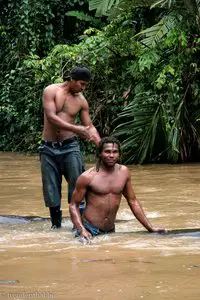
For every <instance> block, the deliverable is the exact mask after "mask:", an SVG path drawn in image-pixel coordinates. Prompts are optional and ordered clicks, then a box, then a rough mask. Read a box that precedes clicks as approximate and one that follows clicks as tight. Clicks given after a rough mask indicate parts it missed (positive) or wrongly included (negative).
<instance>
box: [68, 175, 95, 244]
mask: <svg viewBox="0 0 200 300" xmlns="http://www.w3.org/2000/svg"><path fill="white" fill-rule="evenodd" d="M87 187H88V178H87V177H86V175H85V173H84V174H82V175H80V176H79V178H78V179H77V182H76V186H75V189H74V192H73V194H72V199H71V203H70V204H69V212H70V216H71V219H72V222H73V224H74V226H75V227H76V229H77V230H78V232H80V235H81V237H84V238H86V240H87V241H90V239H91V237H92V235H91V234H90V233H89V232H88V231H87V230H86V229H85V227H84V226H83V223H82V219H81V215H80V210H79V205H80V203H81V201H82V200H83V199H84V197H85V195H86V191H87Z"/></svg>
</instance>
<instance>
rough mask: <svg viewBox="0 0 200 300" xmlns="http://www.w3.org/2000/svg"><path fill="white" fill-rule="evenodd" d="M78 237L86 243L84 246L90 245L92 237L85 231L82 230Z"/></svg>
mask: <svg viewBox="0 0 200 300" xmlns="http://www.w3.org/2000/svg"><path fill="white" fill-rule="evenodd" d="M80 237H81V238H82V239H83V240H84V242H86V244H90V243H91V239H92V235H91V233H90V232H89V231H87V230H86V229H83V230H82V231H81V233H80Z"/></svg>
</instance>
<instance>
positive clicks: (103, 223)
mask: <svg viewBox="0 0 200 300" xmlns="http://www.w3.org/2000/svg"><path fill="white" fill-rule="evenodd" d="M119 158H120V144H119V142H118V140H117V139H116V138H114V137H105V138H102V140H101V142H100V144H99V147H98V161H97V164H96V167H93V168H90V169H89V170H87V171H85V172H84V173H82V174H81V175H80V177H79V178H78V180H77V183H76V187H75V189H74V192H73V195H72V200H71V203H70V205H69V210H70V215H71V219H72V222H73V224H74V225H75V227H76V229H77V233H76V236H80V237H81V238H83V239H85V240H86V242H90V240H91V237H92V236H96V235H99V234H104V233H110V232H114V231H115V219H116V214H117V211H118V209H119V205H120V201H121V197H122V195H123V196H124V197H125V198H126V199H127V202H128V205H129V207H130V209H131V211H132V213H133V214H134V216H135V217H136V218H137V220H138V221H139V222H140V223H141V224H142V225H143V226H144V227H145V228H146V229H147V230H148V231H149V232H158V233H163V232H165V229H161V228H154V227H153V226H152V225H151V223H150V222H149V220H148V219H147V217H146V216H145V213H144V211H143V209H142V206H141V204H140V202H139V201H138V200H137V199H136V196H135V194H134V191H133V188H132V185H131V175H130V172H129V170H128V168H127V167H126V166H124V165H121V164H119V163H118V162H119ZM84 197H86V208H85V210H84V213H83V215H82V216H81V215H80V212H79V204H80V203H81V200H82V199H83V198H84Z"/></svg>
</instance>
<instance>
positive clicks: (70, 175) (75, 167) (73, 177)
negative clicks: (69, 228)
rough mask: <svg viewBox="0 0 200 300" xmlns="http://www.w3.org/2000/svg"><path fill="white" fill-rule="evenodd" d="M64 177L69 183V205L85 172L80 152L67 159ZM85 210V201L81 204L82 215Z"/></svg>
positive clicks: (70, 154) (71, 154)
mask: <svg viewBox="0 0 200 300" xmlns="http://www.w3.org/2000/svg"><path fill="white" fill-rule="evenodd" d="M64 166H65V168H64V176H65V179H66V180H67V182H68V203H70V202H71V198H72V194H73V191H74V189H75V186H76V181H77V179H78V177H79V176H80V175H81V174H82V173H83V172H84V164H83V159H82V155H81V153H80V152H78V151H76V152H71V153H69V154H68V155H67V156H66V157H65V163H64ZM84 208H85V200H84V199H83V200H82V202H81V204H80V213H81V214H82V213H83V210H84Z"/></svg>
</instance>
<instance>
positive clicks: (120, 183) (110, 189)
mask: <svg viewBox="0 0 200 300" xmlns="http://www.w3.org/2000/svg"><path fill="white" fill-rule="evenodd" d="M124 186H125V178H124V177H123V176H118V177H117V176H115V177H114V176H102V175H100V176H95V178H94V179H93V180H92V182H91V183H90V190H91V191H92V192H93V193H94V194H99V195H100V194H102V195H105V194H116V195H119V194H121V193H122V191H123V189H124Z"/></svg>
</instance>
